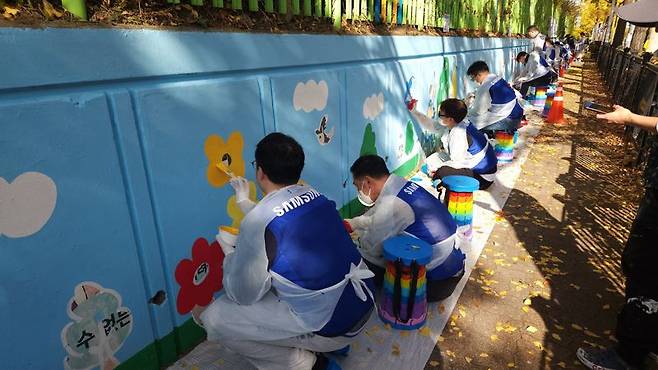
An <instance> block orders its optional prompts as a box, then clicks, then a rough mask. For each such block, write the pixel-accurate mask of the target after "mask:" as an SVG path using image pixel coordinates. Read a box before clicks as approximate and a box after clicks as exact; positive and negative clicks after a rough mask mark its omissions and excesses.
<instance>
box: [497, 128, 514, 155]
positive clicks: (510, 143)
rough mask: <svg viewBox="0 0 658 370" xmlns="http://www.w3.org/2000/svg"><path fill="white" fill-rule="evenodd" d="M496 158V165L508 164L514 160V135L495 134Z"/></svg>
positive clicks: (500, 132)
mask: <svg viewBox="0 0 658 370" xmlns="http://www.w3.org/2000/svg"><path fill="white" fill-rule="evenodd" d="M494 149H495V151H496V158H498V163H510V162H512V160H513V159H514V134H511V133H509V132H505V131H497V132H496V146H495V147H494Z"/></svg>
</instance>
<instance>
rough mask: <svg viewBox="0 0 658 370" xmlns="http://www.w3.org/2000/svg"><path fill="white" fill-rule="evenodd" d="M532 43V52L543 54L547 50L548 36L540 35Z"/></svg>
mask: <svg viewBox="0 0 658 370" xmlns="http://www.w3.org/2000/svg"><path fill="white" fill-rule="evenodd" d="M530 41H531V42H532V51H538V52H540V53H541V52H543V51H544V50H545V48H546V35H543V34H541V33H538V34H537V36H535V37H534V38H531V39H530Z"/></svg>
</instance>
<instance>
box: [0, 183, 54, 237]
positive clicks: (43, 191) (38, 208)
mask: <svg viewBox="0 0 658 370" xmlns="http://www.w3.org/2000/svg"><path fill="white" fill-rule="evenodd" d="M56 203H57V186H56V185H55V182H54V181H53V180H52V179H51V178H50V177H48V176H46V175H44V174H42V173H40V172H25V173H23V174H21V175H19V176H18V177H16V178H15V179H14V181H12V182H8V181H7V180H5V179H4V178H2V177H0V205H2V207H0V236H2V235H5V236H7V237H9V238H22V237H26V236H30V235H32V234H35V233H37V232H38V231H39V230H41V229H42V228H43V227H44V226H45V225H46V223H47V222H48V220H49V219H50V216H51V215H52V214H53V211H54V210H55V204H56Z"/></svg>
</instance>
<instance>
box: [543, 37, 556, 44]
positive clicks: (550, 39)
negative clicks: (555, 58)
mask: <svg viewBox="0 0 658 370" xmlns="http://www.w3.org/2000/svg"><path fill="white" fill-rule="evenodd" d="M546 42H548V43H549V44H551V45H555V42H553V39H552V38H550V37H547V38H546V40H544V43H546Z"/></svg>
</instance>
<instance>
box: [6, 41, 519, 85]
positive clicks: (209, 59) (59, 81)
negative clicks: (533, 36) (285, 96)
mask: <svg viewBox="0 0 658 370" xmlns="http://www.w3.org/2000/svg"><path fill="white" fill-rule="evenodd" d="M527 44H528V42H527V40H525V39H508V38H481V39H476V38H467V37H436V36H342V35H311V34H281V35H277V34H253V33H223V32H193V31H165V30H132V29H67V28H46V29H24V28H0V50H3V51H5V53H3V54H4V55H3V57H2V58H0V70H2V71H3V72H4V73H3V78H2V79H0V91H1V90H11V89H20V88H26V87H36V86H46V85H66V84H75V83H81V82H85V83H90V82H92V83H93V82H98V81H108V80H110V81H111V80H130V79H143V78H155V77H163V76H179V75H194V74H213V73H225V72H239V71H257V70H265V69H277V68H288V67H300V66H313V65H316V66H320V65H327V66H330V65H332V64H349V63H363V62H368V61H378V60H392V59H405V58H411V57H415V58H417V57H419V56H425V55H427V56H430V55H439V54H446V53H456V52H465V51H471V50H481V49H491V48H502V47H514V46H524V45H527ZM345 50H350V52H347V53H346V52H344V51H345ZM72 55H74V56H75V57H73V58H72V57H71V56H72ZM71 59H74V60H77V63H71Z"/></svg>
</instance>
